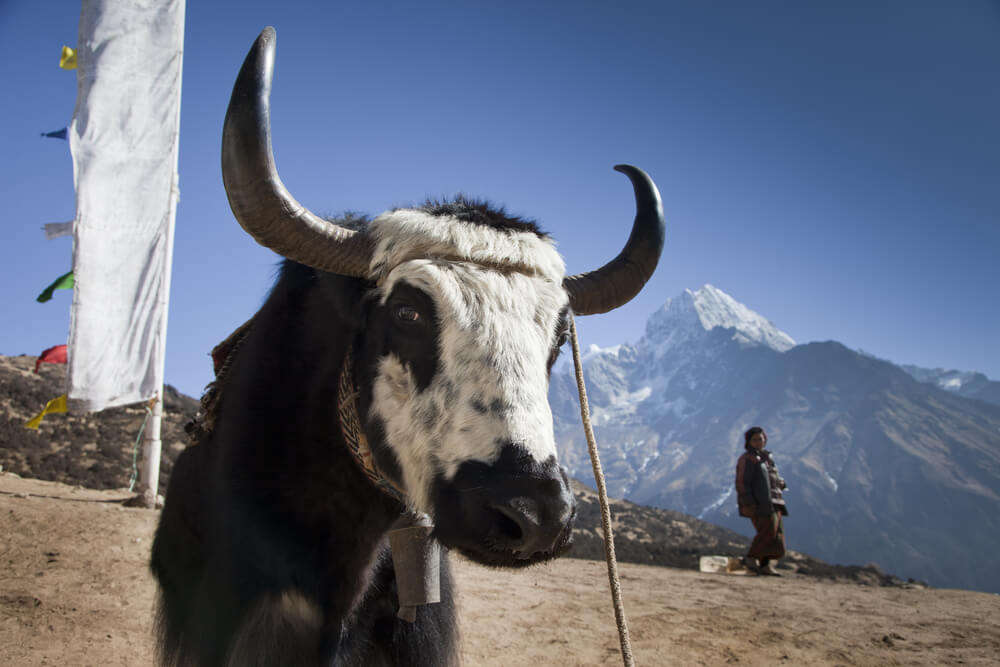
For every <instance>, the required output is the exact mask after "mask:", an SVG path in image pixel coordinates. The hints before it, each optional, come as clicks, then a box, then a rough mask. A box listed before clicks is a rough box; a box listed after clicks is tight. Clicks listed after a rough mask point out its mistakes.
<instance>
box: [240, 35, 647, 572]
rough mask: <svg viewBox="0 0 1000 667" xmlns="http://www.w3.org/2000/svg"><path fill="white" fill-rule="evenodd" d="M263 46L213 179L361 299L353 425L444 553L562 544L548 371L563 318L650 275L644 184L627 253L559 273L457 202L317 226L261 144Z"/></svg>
mask: <svg viewBox="0 0 1000 667" xmlns="http://www.w3.org/2000/svg"><path fill="white" fill-rule="evenodd" d="M274 50H275V35H274V31H273V30H272V29H270V28H267V29H265V30H264V31H263V32H262V33H261V35H260V37H259V38H258V39H257V42H256V43H255V44H254V47H253V48H252V49H251V51H250V53H249V55H248V56H247V59H246V61H245V62H244V64H243V68H242V69H241V71H240V74H239V77H238V79H237V82H236V85H235V87H234V89H233V95H232V99H231V101H230V106H229V110H228V112H227V115H226V123H225V128H224V131H223V151H222V163H223V178H224V181H225V186H226V192H227V195H228V197H229V202H230V205H231V207H232V209H233V212H234V214H235V215H236V218H237V220H239V222H240V224H241V225H243V227H244V228H245V229H246V230H247V231H248V232H249V233H250V235H251V236H253V237H254V238H255V239H256V240H257V241H258V242H260V243H261V244H263V245H265V246H267V247H269V248H271V249H273V250H275V251H276V252H278V253H279V254H281V255H284V256H285V257H287V258H289V259H292V260H295V261H297V262H300V263H302V264H305V265H308V266H311V267H313V268H315V269H319V270H321V271H326V272H329V273H334V274H339V275H341V276H350V277H352V278H354V279H357V280H359V281H361V283H362V284H363V286H364V289H363V292H362V293H363V295H364V296H363V297H362V299H361V301H362V308H361V309H362V312H363V315H362V323H361V325H360V327H359V331H358V336H357V341H356V343H355V345H354V346H353V348H352V349H350V350H346V351H345V357H350V358H351V359H350V361H351V365H352V366H353V375H354V377H353V381H354V382H355V383H356V387H357V393H358V396H359V398H358V412H359V415H360V421H361V423H362V424H363V428H364V431H365V435H366V436H367V439H368V441H369V443H370V446H371V451H372V454H373V458H374V460H375V463H376V465H377V468H378V470H379V472H380V473H381V475H383V476H384V477H385V478H387V479H389V480H390V481H391V482H392V483H393V484H394V485H396V486H397V487H398V488H399V489H401V490H402V491H403V493H404V494H405V497H406V502H408V503H410V504H411V505H412V506H413V507H414V508H415V509H417V510H420V511H422V512H426V513H427V514H429V515H430V516H431V517H432V519H433V521H434V524H435V532H434V534H435V536H436V537H437V538H438V539H439V540H440V541H441V543H442V544H444V545H445V546H448V547H452V548H457V549H459V550H461V551H462V552H463V553H464V554H466V555H467V556H469V557H471V558H473V559H475V560H478V561H480V562H484V563H487V564H492V565H505V566H519V565H526V564H530V563H533V562H537V561H539V560H544V559H547V558H551V557H553V556H555V555H558V554H559V553H560V552H562V551H564V550H565V548H566V547H567V546H568V545H569V542H570V535H571V532H572V522H573V517H574V515H575V505H574V501H573V494H572V491H571V489H570V486H569V480H568V479H567V476H566V473H565V470H564V469H563V468H561V467H560V466H559V465H558V463H557V461H556V447H555V440H554V436H553V427H552V413H551V411H550V409H549V405H548V398H547V391H548V381H549V372H550V370H551V368H552V364H553V363H554V361H555V359H556V356H557V355H558V353H559V348H560V346H561V345H562V343H564V342H565V341H566V338H567V335H568V331H569V327H570V319H569V318H570V317H571V315H572V314H574V313H575V314H578V315H587V314H592V313H602V312H607V311H609V310H611V309H613V308H617V307H618V306H620V305H622V304H624V303H626V302H627V301H629V300H630V299H631V298H632V297H633V296H635V295H636V294H637V293H638V292H639V290H640V289H641V288H642V286H643V285H644V284H645V282H646V281H647V280H648V279H649V277H650V275H651V274H652V272H653V270H654V268H655V267H656V263H657V261H658V259H659V256H660V251H661V249H662V246H663V237H664V224H663V212H662V207H661V204H660V199H659V194H658V193H657V191H656V186H655V185H654V184H653V182H652V181H651V180H650V178H649V177H648V176H647V175H646V174H645V173H644V172H643V171H642V170H640V169H637V168H636V167H631V166H628V165H619V166H617V167H615V168H616V169H617V170H618V171H621V172H623V173H624V174H625V175H626V176H628V178H629V179H630V181H631V183H632V186H633V189H634V191H635V197H636V208H637V214H636V218H635V223H634V225H633V228H632V233H631V236H630V237H629V240H628V242H627V243H626V245H625V248H624V249H623V250H622V252H621V253H620V254H619V255H618V256H617V257H616V258H615V259H613V260H612V261H610V262H609V263H608V264H606V265H605V266H603V267H602V268H599V269H596V270H594V271H590V272H587V273H584V274H578V275H573V276H566V275H565V268H564V265H563V261H562V259H561V258H560V256H559V254H558V253H557V252H556V250H555V247H554V244H553V242H552V241H551V239H549V238H548V236H546V235H545V234H543V233H542V232H540V231H539V230H538V229H537V228H536V226H535V225H534V223H532V222H528V221H524V220H521V219H518V218H514V217H510V216H508V215H506V214H505V213H504V212H503V211H502V210H497V209H493V208H491V207H489V206H488V205H486V204H483V203H478V202H471V201H466V200H461V199H460V200H457V201H451V202H443V203H429V204H426V205H424V206H421V207H416V208H405V209H396V210H392V211H389V212H387V213H384V214H382V215H380V216H378V217H376V218H374V219H373V220H371V221H368V222H367V223H365V224H361V225H358V224H346V223H345V222H344V221H340V222H338V221H328V220H324V219H322V218H319V217H317V216H315V215H314V214H312V213H310V212H309V211H308V210H306V209H305V208H304V207H302V206H301V205H300V204H299V203H298V202H297V201H296V200H295V199H294V198H293V197H292V196H291V195H290V194H289V193H288V191H287V190H286V189H285V188H284V186H283V185H282V183H281V180H280V178H278V174H277V171H276V168H275V165H274V158H273V155H272V151H271V141H270V120H269V106H268V105H269V96H270V85H271V76H272V70H273V63H274Z"/></svg>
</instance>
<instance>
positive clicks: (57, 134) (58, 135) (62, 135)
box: [42, 127, 68, 140]
mask: <svg viewBox="0 0 1000 667" xmlns="http://www.w3.org/2000/svg"><path fill="white" fill-rule="evenodd" d="M67 130H68V128H65V127H64V128H63V129H61V130H53V131H52V132H42V136H43V137H50V138H52V139H63V140H65V139H66V132H67Z"/></svg>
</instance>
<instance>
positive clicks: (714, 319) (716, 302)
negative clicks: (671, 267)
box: [646, 283, 795, 352]
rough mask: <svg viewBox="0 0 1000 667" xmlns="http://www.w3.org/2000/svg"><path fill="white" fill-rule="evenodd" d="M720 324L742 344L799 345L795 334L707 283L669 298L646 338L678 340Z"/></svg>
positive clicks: (784, 347) (781, 348) (778, 347)
mask: <svg viewBox="0 0 1000 667" xmlns="http://www.w3.org/2000/svg"><path fill="white" fill-rule="evenodd" d="M716 327H722V328H725V329H734V330H735V333H734V335H733V337H734V338H735V339H736V340H738V341H740V342H742V343H746V344H756V345H766V346H767V347H770V348H772V349H774V350H777V351H778V352H784V351H785V350H788V349H790V348H792V347H794V346H795V341H794V340H792V337H791V336H789V335H788V334H786V333H785V332H783V331H781V330H780V329H778V328H777V327H775V326H774V325H773V324H772V323H771V322H770V321H769V320H768V319H767V318H765V317H763V316H762V315H760V314H758V313H756V312H754V311H753V310H751V309H749V308H747V307H746V306H745V305H743V304H742V303H740V302H739V301H737V300H736V299H734V298H733V297H731V296H729V295H728V294H726V293H725V292H723V291H722V290H721V289H719V288H718V287H715V286H714V285H709V284H707V283H706V284H705V285H702V286H701V288H699V289H698V290H696V291H691V290H689V289H686V290H684V291H683V292H682V293H681V294H680V295H678V296H675V297H672V298H670V299H667V302H666V303H665V304H663V306H662V307H661V308H660V309H659V310H657V311H656V312H654V313H653V315H652V316H650V318H649V320H648V321H647V322H646V338H647V339H648V340H650V341H651V342H652V341H664V339H669V340H671V341H676V340H678V336H679V335H681V336H684V337H685V338H686V337H687V336H686V335H684V334H688V335H697V334H699V333H701V332H705V331H711V330H712V329H714V328H716Z"/></svg>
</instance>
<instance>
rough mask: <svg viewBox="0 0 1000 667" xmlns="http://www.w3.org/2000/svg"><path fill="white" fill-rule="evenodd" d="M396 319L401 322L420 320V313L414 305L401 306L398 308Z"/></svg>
mask: <svg viewBox="0 0 1000 667" xmlns="http://www.w3.org/2000/svg"><path fill="white" fill-rule="evenodd" d="M396 319H397V320H399V321H401V322H419V321H420V313H419V312H417V309H416V308H414V307H413V306H399V307H397V308H396Z"/></svg>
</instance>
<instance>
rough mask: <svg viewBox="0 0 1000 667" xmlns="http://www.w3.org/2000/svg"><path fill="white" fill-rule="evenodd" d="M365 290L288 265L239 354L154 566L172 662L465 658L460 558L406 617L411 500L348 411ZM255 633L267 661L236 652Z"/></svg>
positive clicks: (186, 466)
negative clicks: (395, 527) (396, 534)
mask: <svg viewBox="0 0 1000 667" xmlns="http://www.w3.org/2000/svg"><path fill="white" fill-rule="evenodd" d="M365 288H366V285H365V284H364V283H363V282H362V281H359V280H354V279H349V278H342V277H338V276H333V275H330V274H324V273H321V272H317V271H314V270H312V269H309V268H306V267H303V266H301V265H298V264H295V263H292V262H285V264H284V267H283V269H282V272H281V276H280V278H279V280H278V282H277V284H276V286H275V287H274V289H273V290H272V293H271V295H270V297H269V298H268V300H267V302H266V303H265V304H264V306H263V308H262V309H261V311H260V313H258V315H257V316H256V318H255V323H254V326H253V328H252V330H251V331H250V333H249V334H248V336H247V338H246V339H245V341H244V342H243V343H242V345H241V346H240V348H239V350H238V352H237V353H236V355H235V358H233V359H232V367H231V369H230V371H229V377H228V379H227V384H226V386H225V387H224V388H223V389H222V392H221V398H220V399H219V407H218V415H217V418H216V423H215V430H214V432H213V433H212V435H211V436H210V439H209V440H208V441H206V442H202V443H200V444H198V445H195V446H192V447H189V448H188V449H187V450H186V451H185V452H184V453H183V454H182V455H181V456H180V458H179V459H178V461H177V465H176V467H175V469H174V473H173V475H172V476H171V480H170V485H169V487H168V491H167V496H166V498H167V500H166V506H165V507H164V509H163V514H162V516H161V519H160V525H159V527H158V529H157V532H156V538H155V540H154V543H153V554H152V561H151V569H152V571H153V574H154V575H155V576H156V578H157V580H158V581H159V583H160V600H159V616H158V632H159V649H160V654H161V657H162V661H163V662H164V664H170V665H198V666H201V665H223V664H259V665H286V664H287V665H291V664H296V665H329V664H331V663H334V664H343V665H376V664H386V665H390V664H418V663H419V664H427V665H435V664H451V663H454V662H455V661H456V653H455V651H456V641H457V639H456V632H455V624H454V609H453V607H452V602H451V595H450V588H451V580H450V578H449V576H448V569H447V563H446V562H444V563H442V565H443V566H444V567H443V570H442V600H443V601H442V602H441V603H438V604H433V605H428V606H425V607H420V608H419V609H418V617H417V621H416V623H414V624H412V625H410V624H407V623H405V622H403V621H400V620H397V619H396V618H395V612H396V608H397V601H396V595H395V580H394V575H393V571H392V568H391V560H390V556H389V554H388V549H387V544H386V540H385V537H384V536H385V532H386V530H387V529H388V528H389V527H390V525H391V524H392V522H393V521H394V520H395V519H396V518H398V516H399V515H400V512H401V510H402V507H401V506H400V505H399V504H398V503H397V502H396V501H395V500H392V499H390V498H389V497H388V496H385V495H384V494H382V493H381V492H380V491H378V490H377V489H375V488H374V487H373V486H372V485H371V483H370V482H368V481H367V479H366V478H365V477H364V475H363V474H362V473H361V472H360V470H359V469H358V467H357V465H356V464H355V463H354V461H353V460H352V459H351V458H350V454H349V453H348V451H347V448H346V446H345V445H344V443H343V441H342V436H341V434H340V429H339V426H338V424H337V421H336V410H335V408H334V406H336V404H337V379H338V377H339V372H340V365H341V363H342V362H343V357H344V353H345V351H346V350H349V349H351V346H352V345H353V344H354V340H355V338H356V334H357V332H358V331H359V327H360V324H361V322H362V320H363V317H364V312H363V306H362V302H363V299H362V297H363V294H364V290H365ZM443 560H445V561H446V559H443ZM289 592H291V594H292V598H291V599H292V603H289V602H288V599H289V598H288V597H282V596H283V595H286V594H288V593H289ZM283 605H284V606H283ZM310 606H312V607H314V608H315V610H317V611H318V617H317V618H318V619H319V620H318V621H316V623H313V620H315V619H313V614H312V612H310V611H309V607H310ZM286 607H287V608H286ZM302 609H305V612H302V613H300V612H301V611H302ZM289 610H291V611H289ZM310 619H312V620H310ZM246 624H250V626H251V627H249V628H247V627H241V626H245V625H246ZM241 636H243V637H249V638H250V640H249V641H250V643H251V645H252V651H251V652H252V653H253V662H242V661H243V660H245V659H248V656H245V655H237V654H236V653H238V652H239V651H241V650H242V648H241V647H240V641H241V640H240V637H241ZM289 637H292V638H294V641H292V642H288V641H286V640H287V639H288V638H289ZM293 649H294V651H295V652H291V653H290V652H289V651H292V650H293ZM248 650H249V649H248ZM233 652H236V653H233ZM231 653H233V655H230V654H231ZM227 656H228V657H227ZM227 660H231V662H227Z"/></svg>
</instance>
